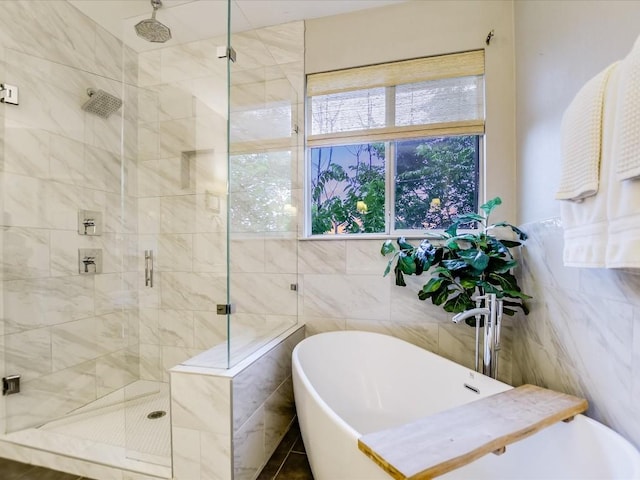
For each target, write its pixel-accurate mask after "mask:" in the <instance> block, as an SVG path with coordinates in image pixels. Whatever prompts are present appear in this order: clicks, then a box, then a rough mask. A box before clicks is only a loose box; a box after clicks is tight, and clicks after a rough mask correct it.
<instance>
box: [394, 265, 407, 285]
mask: <svg viewBox="0 0 640 480" xmlns="http://www.w3.org/2000/svg"><path fill="white" fill-rule="evenodd" d="M393 270H394V271H395V273H396V285H397V286H399V287H406V286H407V284H406V283H405V281H404V275H403V274H402V270H400V268H399V267H398V264H396V267H395V268H394V269H393Z"/></svg>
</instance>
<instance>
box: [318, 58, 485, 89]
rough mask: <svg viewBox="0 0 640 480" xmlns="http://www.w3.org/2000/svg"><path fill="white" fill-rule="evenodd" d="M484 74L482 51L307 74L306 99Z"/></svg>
mask: <svg viewBox="0 0 640 480" xmlns="http://www.w3.org/2000/svg"><path fill="white" fill-rule="evenodd" d="M483 74H484V50H475V51H472V52H463V53H454V54H449V55H440V56H437V57H426V58H417V59H414V60H404V61H401V62H392V63H385V64H381V65H369V66H366V67H357V68H348V69H345V70H337V71H333V72H324V73H315V74H311V75H307V96H309V97H313V96H316V95H328V94H332V93H340V92H347V91H350V90H359V89H361V88H375V87H388V86H392V85H401V84H404V83H418V82H426V81H428V80H437V79H441V78H452V77H467V76H473V75H483Z"/></svg>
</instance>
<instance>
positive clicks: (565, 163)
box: [556, 62, 617, 201]
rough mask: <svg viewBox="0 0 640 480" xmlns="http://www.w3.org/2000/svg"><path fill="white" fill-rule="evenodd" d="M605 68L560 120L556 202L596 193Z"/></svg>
mask: <svg viewBox="0 0 640 480" xmlns="http://www.w3.org/2000/svg"><path fill="white" fill-rule="evenodd" d="M616 64H617V62H616V63H614V64H612V65H609V66H608V67H607V68H605V69H604V70H603V71H602V72H600V73H599V74H598V75H596V76H595V77H593V78H592V79H591V80H589V81H588V82H587V83H586V84H585V85H584V86H583V87H582V88H581V89H580V91H579V92H578V93H577V94H576V96H575V98H574V99H573V101H572V102H571V104H570V105H569V107H568V108H567V110H566V111H565V113H564V116H563V118H562V128H561V135H562V137H561V151H562V173H561V177H560V185H559V186H558V191H557V192H556V199H558V200H573V201H581V200H582V199H584V198H586V197H590V196H592V195H595V194H596V193H598V182H599V176H600V157H601V144H602V111H603V101H604V92H605V88H606V86H607V81H608V79H609V75H610V74H611V71H612V69H613V67H614V65H616Z"/></svg>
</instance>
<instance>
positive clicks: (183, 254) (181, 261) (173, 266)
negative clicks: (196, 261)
mask: <svg viewBox="0 0 640 480" xmlns="http://www.w3.org/2000/svg"><path fill="white" fill-rule="evenodd" d="M156 267H157V268H158V270H160V271H166V272H191V271H192V270H193V235H192V234H161V235H159V236H158V256H157V263H156Z"/></svg>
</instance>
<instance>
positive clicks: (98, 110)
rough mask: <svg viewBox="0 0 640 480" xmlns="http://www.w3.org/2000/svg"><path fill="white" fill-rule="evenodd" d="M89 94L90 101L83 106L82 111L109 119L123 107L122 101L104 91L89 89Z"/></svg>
mask: <svg viewBox="0 0 640 480" xmlns="http://www.w3.org/2000/svg"><path fill="white" fill-rule="evenodd" d="M87 94H88V95H89V100H87V101H86V102H85V104H84V105H82V109H83V110H85V111H87V112H89V113H93V114H95V115H98V116H99V117H102V118H108V117H109V115H111V114H112V113H114V112H116V111H118V109H119V108H120V107H121V106H122V100H120V99H119V98H118V97H114V96H113V95H111V94H110V93H107V92H105V91H104V90H93V89H92V88H88V89H87Z"/></svg>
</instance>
